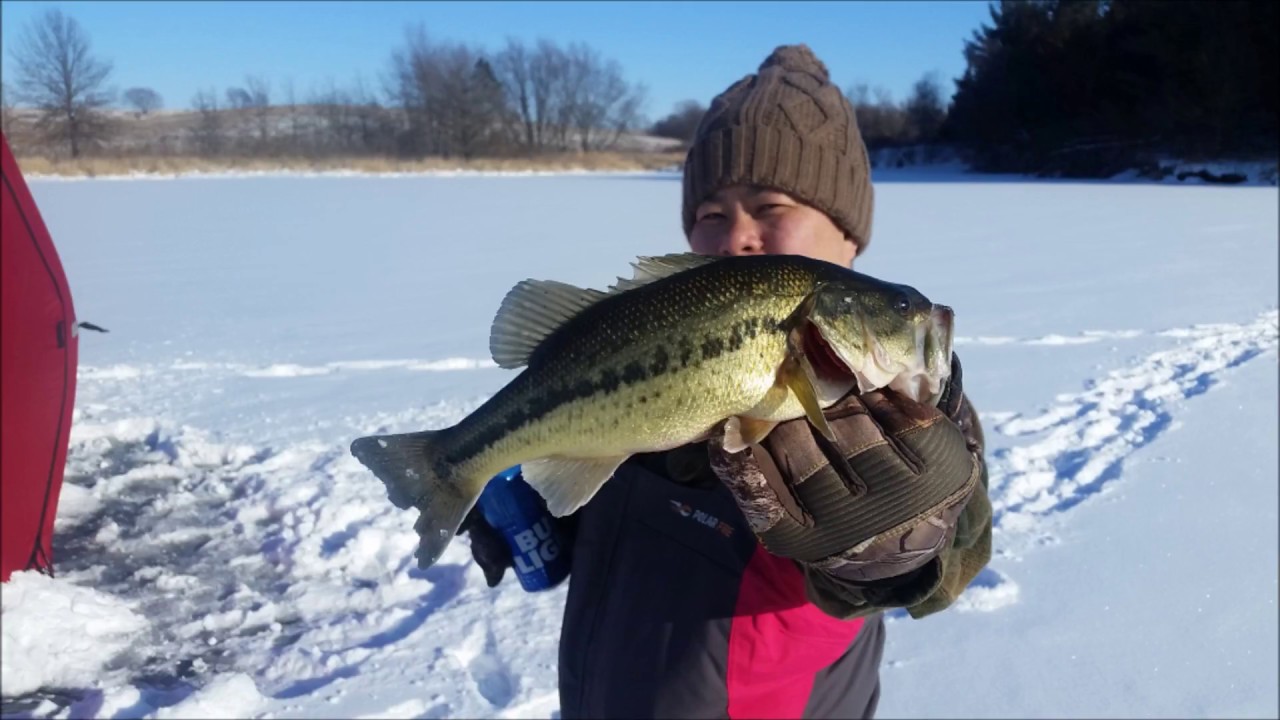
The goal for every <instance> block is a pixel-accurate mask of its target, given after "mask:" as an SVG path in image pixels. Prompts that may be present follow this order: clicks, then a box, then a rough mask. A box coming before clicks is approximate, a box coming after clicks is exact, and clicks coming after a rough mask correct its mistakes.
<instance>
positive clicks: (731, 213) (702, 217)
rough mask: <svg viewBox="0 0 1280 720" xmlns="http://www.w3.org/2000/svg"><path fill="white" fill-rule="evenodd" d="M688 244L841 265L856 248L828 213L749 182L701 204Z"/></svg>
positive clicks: (702, 251)
mask: <svg viewBox="0 0 1280 720" xmlns="http://www.w3.org/2000/svg"><path fill="white" fill-rule="evenodd" d="M689 246H690V248H691V249H692V250H693V251H694V252H695V253H698V254H699V255H726V256H727V255H804V256H807V257H811V258H816V259H818V260H826V261H828V262H833V263H836V264H837V265H841V266H843V267H851V266H852V265H853V258H854V255H856V254H857V249H858V248H857V246H856V245H854V243H853V240H851V239H849V238H847V237H845V234H844V232H843V231H842V230H841V229H840V228H839V227H837V226H836V224H835V223H834V222H832V220H831V218H829V217H827V215H826V213H824V212H822V211H820V210H817V209H815V208H812V207H810V206H808V205H805V204H804V203H802V202H799V201H797V200H795V199H794V198H792V197H791V196H790V195H788V194H786V193H783V192H779V191H777V190H768V189H765V188H758V187H753V186H749V185H734V186H732V187H727V188H724V189H722V190H720V191H719V192H717V193H715V194H714V195H712V196H711V197H709V198H707V199H706V200H704V201H703V202H702V204H701V205H699V206H698V209H697V211H696V213H695V214H694V224H693V232H691V233H690V234H689Z"/></svg>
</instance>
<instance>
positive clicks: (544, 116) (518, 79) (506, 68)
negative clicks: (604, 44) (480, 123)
mask: <svg viewBox="0 0 1280 720" xmlns="http://www.w3.org/2000/svg"><path fill="white" fill-rule="evenodd" d="M564 66H565V60H564V53H563V51H561V50H560V48H559V47H557V46H556V45H555V44H553V43H552V42H551V41H549V40H539V41H538V44H537V46H536V47H534V48H532V49H531V48H529V47H528V46H526V45H525V44H524V42H523V41H521V40H517V39H515V38H508V39H507V46H506V47H505V48H504V49H503V50H502V52H500V53H498V54H497V56H495V57H494V62H493V68H494V72H495V74H496V76H497V78H498V79H499V80H500V81H501V82H502V86H503V89H504V91H505V93H506V99H507V106H508V107H509V108H511V111H512V112H513V113H514V115H515V117H516V118H517V119H518V123H519V127H520V131H519V138H520V144H521V145H523V146H524V147H525V149H526V150H528V151H529V152H535V153H536V152H541V151H542V150H544V149H546V147H547V145H548V144H550V142H551V137H550V135H551V133H550V128H551V126H552V124H553V120H552V118H553V115H554V113H555V111H554V108H553V104H554V102H553V99H552V96H553V94H554V92H555V88H556V85H557V84H558V83H559V81H560V78H561V76H562V75H563V68H564Z"/></svg>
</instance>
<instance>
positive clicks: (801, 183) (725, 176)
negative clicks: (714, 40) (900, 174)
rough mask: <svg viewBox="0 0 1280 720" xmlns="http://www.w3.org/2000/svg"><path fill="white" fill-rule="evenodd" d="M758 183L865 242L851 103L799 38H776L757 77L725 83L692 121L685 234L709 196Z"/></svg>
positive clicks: (865, 183)
mask: <svg viewBox="0 0 1280 720" xmlns="http://www.w3.org/2000/svg"><path fill="white" fill-rule="evenodd" d="M738 184H743V185H759V186H761V187H768V188H772V189H775V190H781V191H782V192H785V193H787V194H788V195H791V196H792V197H794V198H795V199H797V200H799V201H801V202H803V203H806V204H808V205H811V206H813V207H815V208H817V209H819V210H821V211H823V212H824V213H826V214H827V215H828V216H829V217H830V218H831V219H832V220H833V221H834V222H835V223H836V225H838V226H839V227H840V228H841V229H842V230H844V232H845V234H846V235H848V236H850V237H851V238H853V241H854V242H855V243H856V244H857V245H858V252H859V253H861V252H862V251H863V250H865V249H866V247H867V244H868V243H870V242H871V210H872V207H871V206H872V200H873V197H872V189H871V163H870V162H868V160H867V148H866V146H865V145H863V143H862V135H861V134H860V133H859V132H858V121H857V118H856V117H855V115H854V111H853V106H852V105H850V104H849V101H848V100H847V99H846V98H845V96H844V93H842V92H840V89H839V88H837V87H836V86H835V85H832V84H831V78H830V76H829V75H828V73H827V68H826V66H825V65H823V64H822V61H821V60H819V59H818V58H817V56H815V55H814V54H813V51H812V50H810V49H809V48H808V46H806V45H783V46H780V47H778V48H777V49H776V50H774V51H773V52H772V53H771V54H770V55H769V57H767V58H765V61H764V62H763V63H761V65H760V70H759V74H757V75H748V76H746V77H744V78H743V79H741V80H739V81H738V82H736V83H734V84H733V85H732V86H730V87H729V89H728V90H725V91H724V92H723V93H721V94H720V95H719V96H717V97H716V99H715V100H712V101H711V107H710V109H708V110H707V113H706V115H704V116H703V117H702V121H701V122H700V123H699V124H698V131H697V133H696V134H695V135H694V139H693V146H692V147H690V148H689V154H688V156H687V157H686V158H685V162H684V208H683V213H682V214H683V220H684V233H685V235H686V236H688V235H689V233H690V232H692V231H693V222H694V213H695V212H696V211H697V208H698V205H699V204H700V203H701V202H702V201H703V200H705V199H706V198H707V197H709V196H710V195H711V194H713V193H715V192H716V191H718V190H720V189H721V188H724V187H728V186H730V185H738Z"/></svg>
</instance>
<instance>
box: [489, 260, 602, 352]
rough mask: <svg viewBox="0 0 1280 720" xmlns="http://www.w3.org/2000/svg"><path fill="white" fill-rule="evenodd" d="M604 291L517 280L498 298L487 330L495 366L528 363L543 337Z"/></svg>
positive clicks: (561, 284)
mask: <svg viewBox="0 0 1280 720" xmlns="http://www.w3.org/2000/svg"><path fill="white" fill-rule="evenodd" d="M605 297H608V294H607V293H604V292H601V291H599V290H592V289H590V288H580V287H577V286H576V285H570V284H568V283H562V282H557V281H555V280H521V281H520V282H519V283H517V284H516V286H515V287H513V288H511V290H510V291H509V292H508V293H507V296H506V297H505V298H503V299H502V306H501V307H499V308H498V314H497V315H496V316H494V318H493V327H492V328H491V329H490V331H489V352H490V353H491V354H492V355H493V361H494V362H495V363H497V364H498V367H501V368H507V369H514V368H518V367H523V366H524V365H528V364H529V357H530V356H531V355H533V351H534V350H536V349H537V348H538V346H539V345H541V344H542V341H543V340H546V339H547V336H548V335H550V334H551V333H553V332H555V331H556V330H557V329H558V328H559V327H560V326H561V325H564V324H565V323H566V322H568V321H569V320H571V319H573V318H574V317H575V316H577V315H578V313H580V312H582V311H583V310H585V309H587V308H588V307H591V306H592V305H594V304H595V303H597V302H599V301H600V300H601V299H603V298H605Z"/></svg>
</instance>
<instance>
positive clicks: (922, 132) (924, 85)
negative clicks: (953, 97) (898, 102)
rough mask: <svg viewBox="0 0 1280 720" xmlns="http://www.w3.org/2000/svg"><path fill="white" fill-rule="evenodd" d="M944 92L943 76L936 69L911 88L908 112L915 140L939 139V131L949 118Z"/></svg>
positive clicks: (928, 140) (923, 141) (926, 141)
mask: <svg viewBox="0 0 1280 720" xmlns="http://www.w3.org/2000/svg"><path fill="white" fill-rule="evenodd" d="M944 93H945V91H944V90H943V89H942V80H941V76H940V75H939V74H938V73H937V72H936V71H934V72H931V73H928V74H926V75H925V76H924V77H922V78H920V79H919V80H917V81H916V84H915V85H914V86H913V87H912V88H911V97H909V98H907V104H906V113H907V120H908V121H909V123H910V132H911V135H912V136H913V139H914V140H915V142H922V143H930V142H933V141H935V140H937V139H938V131H939V130H941V129H942V123H943V122H945V121H946V119H947V105H946V102H945V101H944V100H943V97H944Z"/></svg>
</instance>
